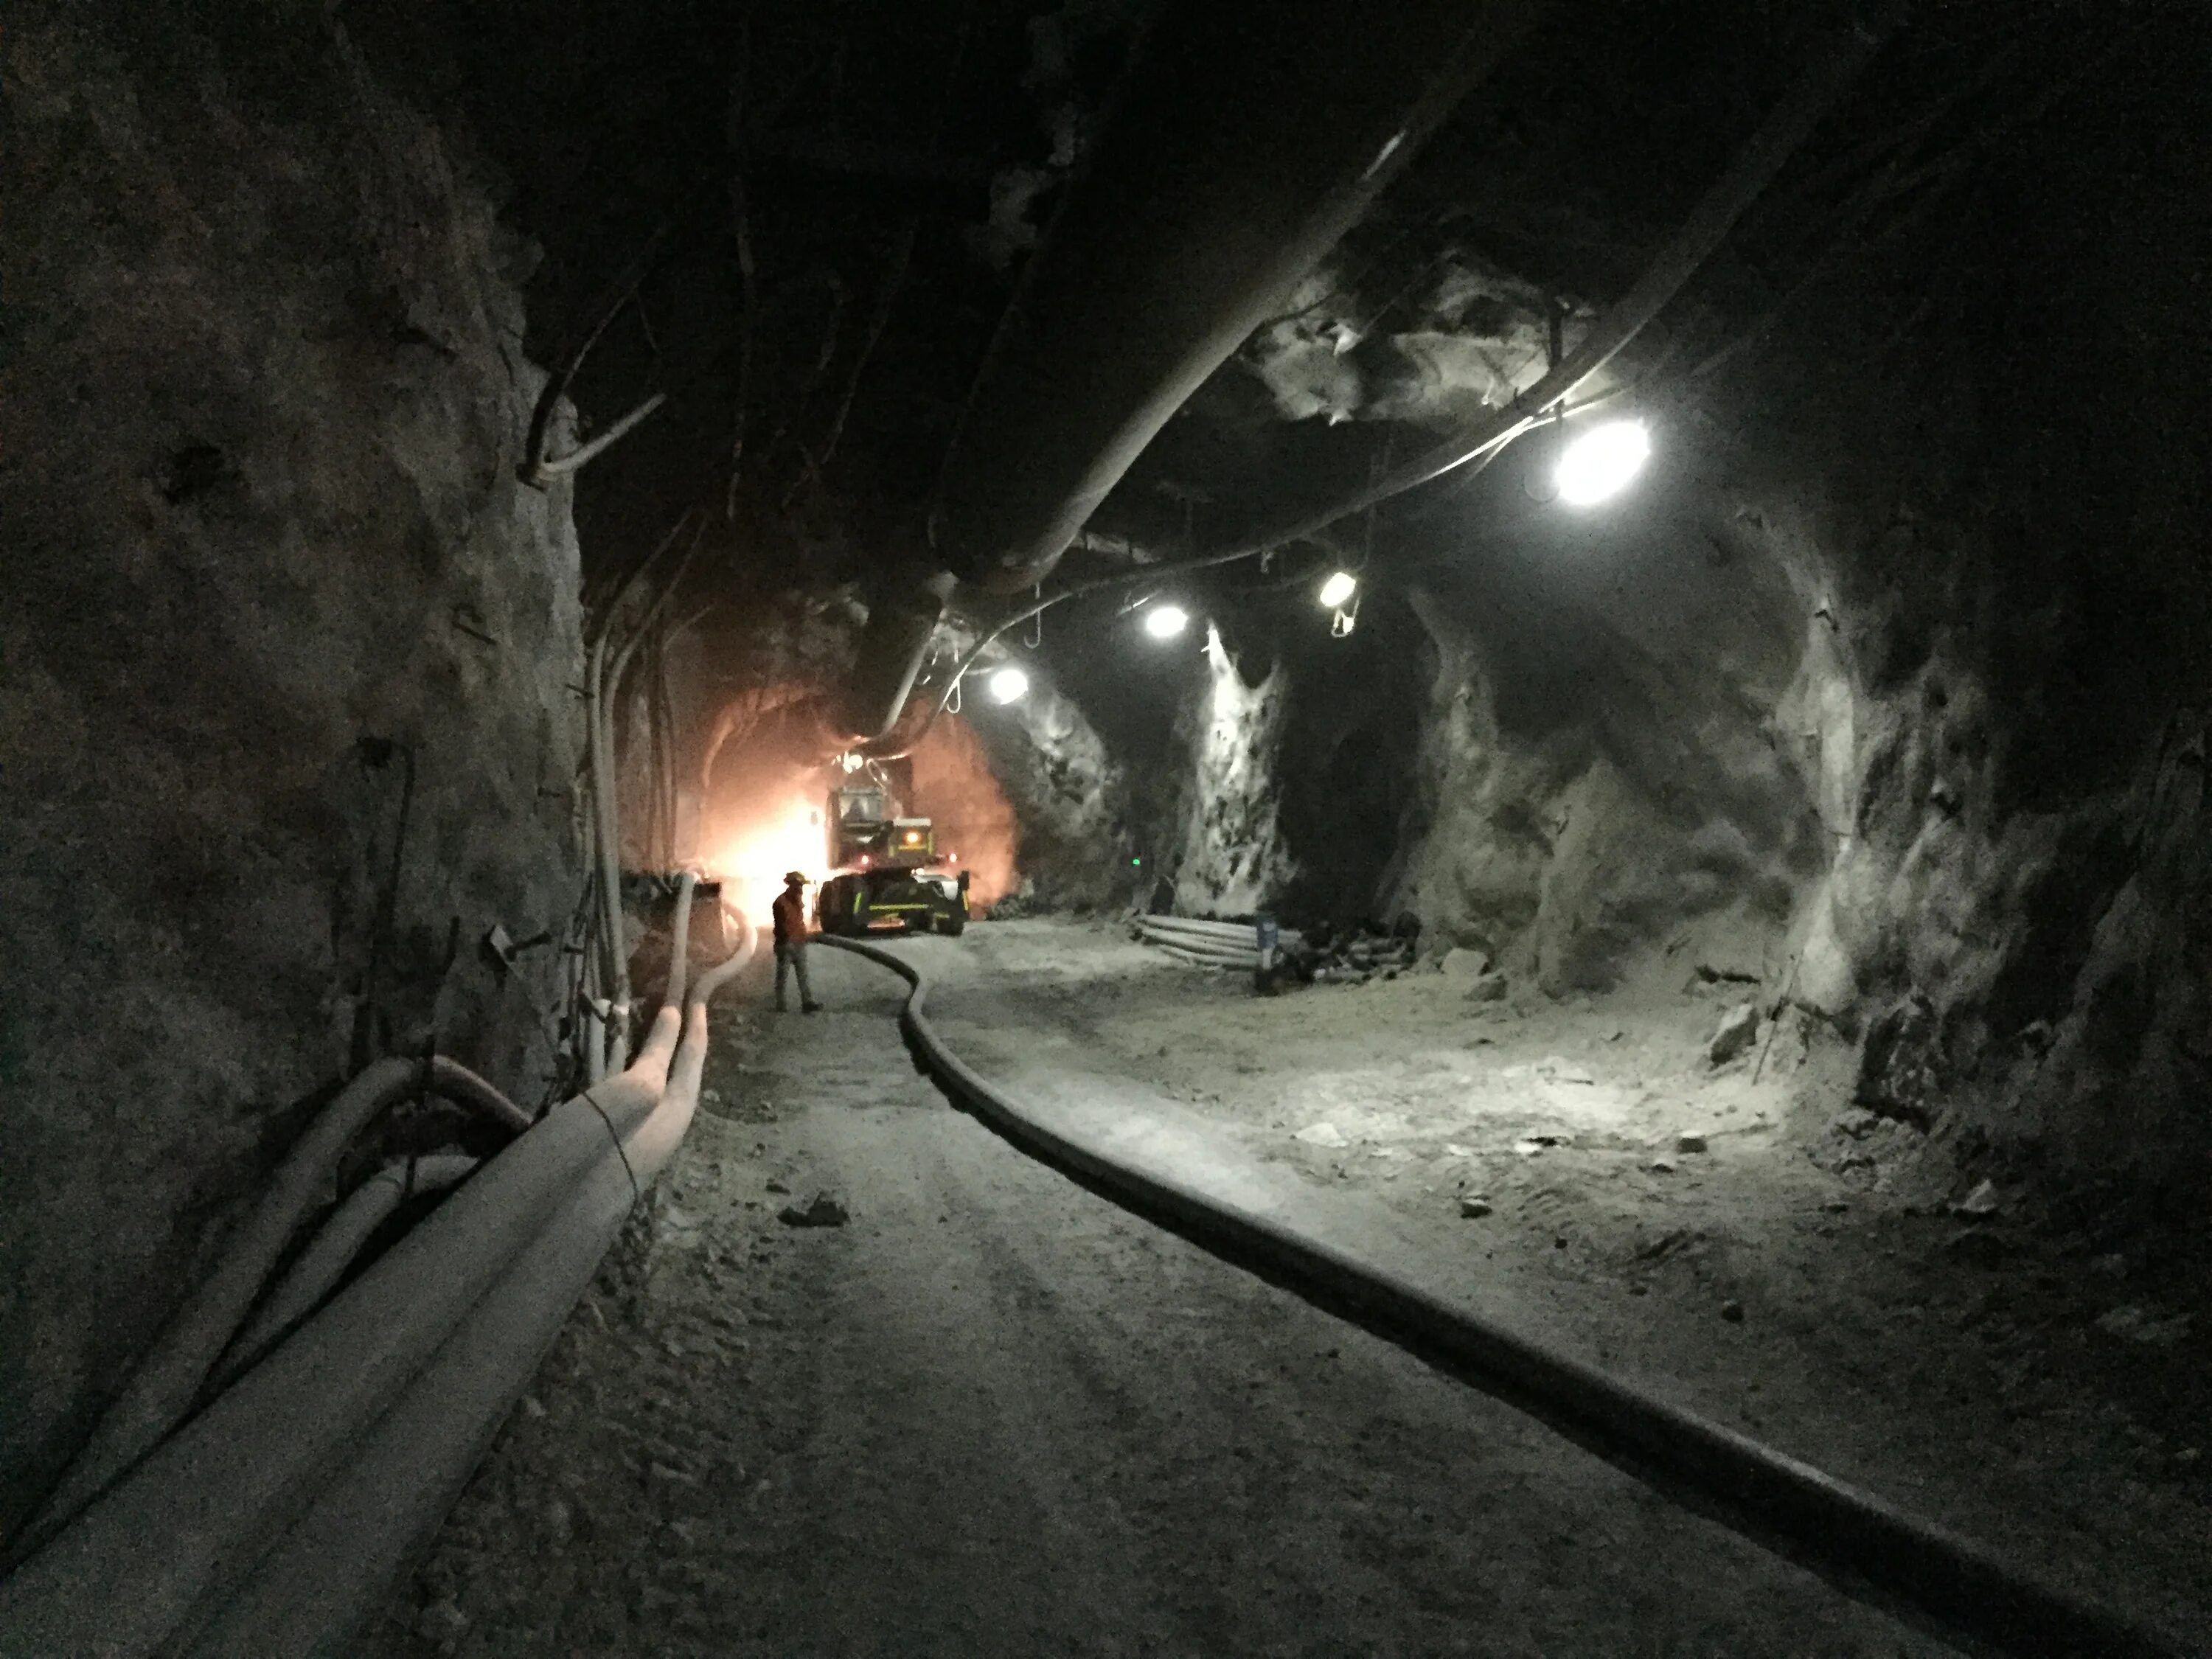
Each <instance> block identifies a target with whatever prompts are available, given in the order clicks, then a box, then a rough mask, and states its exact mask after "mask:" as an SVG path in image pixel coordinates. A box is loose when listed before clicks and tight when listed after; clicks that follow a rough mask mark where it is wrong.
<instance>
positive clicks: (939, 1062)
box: [822, 938, 2204, 1659]
mask: <svg viewBox="0 0 2212 1659" xmlns="http://www.w3.org/2000/svg"><path fill="white" fill-rule="evenodd" d="M822 942H823V944H825V945H834V946H836V948H837V949H839V950H844V951H852V952H853V953H854V955H856V956H862V957H867V958H868V960H870V961H871V962H874V963H880V964H881V965H882V966H884V967H886V968H888V969H890V970H891V971H892V972H893V973H895V974H897V975H899V976H900V977H901V978H902V979H904V980H905V981H907V982H908V985H909V986H911V987H913V988H912V989H911V990H910V992H909V993H908V996H907V1000H906V1004H905V1007H904V1010H903V1011H902V1013H901V1015H900V1019H899V1029H900V1030H901V1032H902V1035H903V1036H905V1038H906V1041H907V1044H908V1048H910V1049H911V1050H912V1051H913V1053H914V1055H915V1062H916V1064H917V1065H918V1066H920V1067H921V1070H922V1071H923V1072H925V1073H927V1074H928V1075H929V1076H930V1077H932V1078H933V1079H935V1081H936V1082H937V1084H938V1085H939V1087H941V1088H942V1089H943V1090H944V1091H945V1093H946V1094H947V1095H948V1096H950V1097H951V1099H952V1100H953V1102H954V1103H956V1104H957V1105H959V1106H961V1107H962V1108H963V1109H966V1110H967V1111H969V1112H970V1113H971V1114H973V1115H975V1117H977V1118H979V1119H981V1121H983V1123H984V1124H986V1125H987V1127H990V1128H991V1129H992V1130H993V1131H994V1132H995V1133H998V1134H999V1135H1000V1136H1001V1137H1002V1138H1003V1139H1006V1140H1007V1141H1009V1142H1011V1143H1012V1145H1013V1146H1015V1147H1017V1148H1018V1150H1020V1151H1022V1152H1026V1153H1028V1154H1029V1155H1030V1157H1032V1158H1036V1159H1038V1160H1039V1161H1040V1162H1042V1163H1043V1164H1048V1165H1050V1166H1051V1167H1052V1168H1054V1169H1055V1170H1060V1172H1061V1173H1062V1174H1065V1175H1066V1176H1071V1177H1072V1178H1073V1179H1074V1180H1075V1181H1076V1182H1079V1184H1081V1185H1082V1186H1084V1187H1085V1188H1089V1189H1090V1190H1091V1191H1092V1192H1095V1193H1097V1194H1099V1195H1100V1196H1101V1197H1103V1198H1106V1199H1108V1200H1111V1201H1112V1202H1114V1203H1115V1204H1118V1205H1120V1206H1122V1207H1123V1208H1125V1209H1127V1210H1131V1211H1133V1212H1135V1213H1137V1214H1139V1215H1141V1216H1144V1217H1145V1218H1147V1219H1148V1220H1152V1221H1154V1222H1156V1223H1158V1225H1162V1226H1164V1227H1165V1228H1167V1229H1168V1230H1169V1231H1171V1232H1174V1233H1176V1234H1177V1235H1179V1236H1180V1237H1183V1238H1186V1239H1188V1240H1189V1241H1190V1242H1191V1243H1194V1244H1196V1245H1198V1246H1199V1247H1200V1248H1201V1249H1205V1250H1207V1251H1209V1252H1210V1253H1212V1254H1213V1255H1218V1256H1220V1257H1221V1258H1223V1259H1224V1260H1225V1261H1231V1262H1234V1263H1235V1264H1236V1265H1237V1266H1239V1267H1244V1268H1246V1269H1248V1270H1249V1271H1250V1272H1253V1273H1257V1274H1258V1275H1259V1276H1260V1277H1261V1278H1262V1279H1267V1280H1268V1281H1269V1282H1270V1283H1272V1284H1275V1285H1280V1286H1282V1287H1283V1288H1284V1289H1286V1290H1289V1291H1292V1292H1294V1293H1295V1294H1297V1295H1298V1296H1300V1297H1303V1298H1304V1299H1305V1300H1307V1301H1309V1302H1311V1303H1312V1304H1315V1305H1316V1306H1317V1307H1320V1308H1322V1309H1323V1310H1326V1311H1328V1312H1329V1313H1332V1314H1334V1315H1336V1316H1339V1317H1340V1318H1344V1319H1346V1320H1348V1321H1350V1322H1352V1323H1353V1324H1356V1325H1358V1326H1360V1327H1361V1328H1364V1329H1366V1330H1369V1331H1371V1332H1373V1333H1374V1334H1376V1335H1378V1336H1380V1337H1382V1338H1383V1339H1384V1340H1387V1341H1389V1342H1392V1343H1394V1344H1395V1345H1396V1346H1400V1347H1402V1348H1405V1349H1407V1351H1409V1352H1412V1353H1414V1354H1416V1355H1418V1356H1419V1358H1422V1359H1424V1360H1425V1361H1426V1362H1427V1363H1429V1364H1432V1365H1434V1366H1436V1367H1437V1369H1438V1370H1442V1371H1443V1372H1444V1373H1446V1374H1447V1375H1448V1376H1453V1377H1455V1378H1457V1379H1459V1380H1460V1381H1462V1382H1464V1383H1469V1384H1472V1385H1473V1386H1474V1387H1476V1388H1479V1389H1482V1390H1483V1391H1484V1392H1486V1393H1488V1394H1492V1395H1497V1396H1498V1398H1500V1399H1502V1400H1504V1401H1508V1402H1509V1403H1510V1404H1511V1405H1513V1406H1516V1407H1518V1408H1520V1409H1521V1410H1522V1411H1525V1412H1527V1413H1529V1414H1530V1415H1531V1416H1533V1417H1535V1418H1537V1419H1540V1420H1541V1421H1542V1422H1543V1423H1545V1424H1547V1425H1549V1426H1550V1427H1552V1428H1553V1429H1555V1430H1557V1431H1559V1432H1560V1433H1561V1434H1563V1435H1565V1436H1566V1437H1567V1438H1569V1439H1571V1440H1572V1441H1574V1442H1575V1443H1577V1445H1579V1446H1581V1447H1583V1449H1585V1450H1588V1451H1589V1452H1591V1453H1593V1454H1595V1455H1597V1456H1599V1457H1601V1458H1603V1459H1604V1460H1605V1461H1606V1462H1608V1463H1611V1464H1613V1465H1614V1466H1615V1467H1616V1468H1621V1469H1623V1470H1625V1471H1626V1472H1627V1473H1628V1474H1632V1475H1634V1476H1635V1477H1636V1478H1637V1479H1638V1480H1642V1481H1644V1483H1645V1484H1647V1485H1649V1486H1651V1487H1652V1488H1653V1489H1654V1490H1656V1491H1657V1492H1660V1493H1661V1494H1662V1495H1663V1496H1665V1497H1666V1498H1668V1499H1670V1500H1671V1501H1673V1502H1675V1503H1678V1504H1681V1505H1682V1506H1683V1507H1685V1508H1686V1509H1689V1510H1693V1511H1695V1512H1697V1513H1699V1514H1701V1515H1704V1516H1707V1517H1708V1518H1709V1519H1711V1520H1715V1521H1717V1522H1721V1523H1722V1524H1723V1525H1724V1526H1727V1527H1729V1528H1731V1529H1733V1530H1734V1531H1735V1532H1738V1533H1740V1534H1742V1535H1743V1536H1745V1537H1746V1538H1748V1539H1750V1540H1751V1541H1753V1542H1754V1543H1756V1544H1759V1545H1760V1546H1761V1547H1765V1548H1767V1549H1771V1550H1772V1551H1774V1552H1775V1553H1778V1554H1779V1555H1782V1556H1784V1558H1786V1559H1790V1560H1791V1561H1794V1562H1796V1563H1797V1564H1798V1565H1802V1566H1804V1567H1807V1568H1808V1569H1809V1570H1811V1571H1814V1572H1817V1573H1819V1574H1820V1576H1821V1577H1823V1578H1826V1580H1828V1581H1829V1582H1830V1583H1832V1584H1834V1585H1835V1586H1836V1587H1837V1588H1838V1589H1840V1590H1842V1591H1843V1592H1844V1594H1846V1595H1850V1596H1852V1597H1854V1598H1855V1599H1857V1600H1859V1601H1866V1602H1869V1603H1870V1604H1872V1605H1874V1606H1876V1607H1881V1608H1882V1609H1883V1610H1884V1611H1886V1612H1888V1613H1893V1614H1895V1615H1897V1616H1899V1617H1900V1618H1904V1619H1905V1620H1908V1621H1910V1622H1911V1623H1913V1624H1916V1625H1918V1626H1922V1627H1923V1628H1926V1629H1928V1630H1929V1631H1930V1632H1933V1633H1935V1634H1936V1635H1938V1636H1940V1637H1941V1638H1942V1639H1944V1640H1946V1641H1949V1642H1953V1643H1955V1644H1960V1645H1962V1646H1963V1647H1965V1649H1966V1650H1967V1651H1969V1652H1979V1653H2002V1654H2013V1655H2021V1656H2031V1655H2032V1656H2035V1659H2051V1656H2059V1655H2064V1656H2078V1659H2183V1656H2187V1655H2191V1654H2197V1655H2199V1656H2201V1655H2202V1654H2203V1651H2204V1650H2203V1649H2201V1648H2199V1647H2197V1646H2193V1645H2185V1644H2183V1643H2182V1642H2180V1641H2179V1640H2178V1639H2176V1638H2174V1637H2172V1636H2171V1635H2169V1634H2167V1633H2166V1632H2163V1631H2161V1630H2158V1629H2155V1628H2154V1627H2152V1626H2149V1625H2147V1624H2145V1623H2143V1622H2142V1621H2140V1620H2137V1619H2136V1618H2134V1617H2132V1616H2130V1615H2129V1614H2127V1613H2122V1612H2120V1611H2119V1610H2118V1609H2117V1608H2114V1607H2108V1606H2106V1605H2105V1604H2103V1603H2101V1602H2098V1601H2091V1600H2088V1599H2087V1598H2085V1597H2082V1596H2080V1595H2075V1594H2074V1593H2073V1592H2071V1591H2069V1590H2066V1589H2061V1588H2059V1587H2057V1586H2056V1585H2053V1584H2050V1583H2045V1582H2043V1581H2042V1580H2041V1579H2039V1578H2038V1577H2035V1576H2034V1575H2033V1574H2032V1573H2031V1572H2029V1571H2028V1570H2027V1568H2026V1567H2024V1566H2023V1565H2021V1564H2019V1563H2017V1562H2015V1561H2011V1560H2008V1559H2006V1558H2004V1557H2003V1556H2002V1555H1999V1554H1998V1553H1996V1551H1995V1550H1993V1549H1991V1548H1990V1547H1988V1546H1986V1545H1984V1544H1982V1543H1979V1542H1978V1541H1975V1540H1973V1539H1971V1538H1968V1537H1966V1536H1965V1535H1964V1534H1960V1533H1957V1532H1954V1531H1952V1530H1950V1529H1949V1528H1946V1527H1942V1526H1938V1525H1937V1524H1936V1523H1935V1522H1931V1521H1927V1520H1924V1519H1923V1518H1921V1517H1919V1516H1914V1515H1911V1514H1908V1513H1907V1512H1906V1511H1905V1510H1901V1509H1899V1508H1898V1507H1897V1506H1895V1505H1894V1504H1890V1503H1889V1502H1887V1500H1886V1499H1884V1498H1880V1497H1878V1496H1876V1495H1875V1493H1873V1492H1867V1491H1864V1490H1863V1489H1862V1488H1859V1487H1857V1486H1851V1485H1850V1484H1849V1483H1848V1482H1846V1481H1843V1480H1838V1479H1837V1478H1836V1477H1835V1476H1833V1475H1831V1474H1826V1473H1825V1472H1824V1471H1822V1470H1820V1469H1818V1468H1814V1467H1813V1466H1812V1465H1811V1464H1809V1463H1806V1462H1801V1461H1800V1460H1798V1459H1796V1458H1794V1457H1790V1456H1789V1455H1786V1454H1784V1453H1783V1452H1779V1451H1777V1450H1776V1449H1773V1448H1772V1447H1771V1446H1767V1445H1765V1444H1762V1443H1759V1441H1756V1440H1753V1439H1752V1438H1750V1437H1748V1436H1747V1435H1742V1434H1739V1433H1737V1432H1736V1431H1735V1430H1733V1429H1729V1428H1727V1427H1724V1426H1723V1425H1720V1424H1717V1423H1714V1422H1711V1421H1710V1420H1708V1419H1705V1418H1702V1417H1699V1416H1698V1415H1697V1414H1696V1413H1692V1412H1688V1411H1685V1410H1683V1409H1682V1408H1681V1407H1679V1406H1675V1405H1673V1404H1670V1403H1669V1402H1668V1401H1664V1400H1661V1399H1658V1398H1657V1397H1656V1396H1654V1395H1649V1394H1645V1393H1644V1392H1643V1391H1642V1390H1640V1389H1634V1388H1632V1387H1630V1386H1629V1385H1628V1384H1627V1383H1623V1382H1622V1381H1620V1379H1619V1378H1618V1377H1615V1376H1610V1375H1608V1374H1607V1373H1606V1372H1604V1371H1601V1370H1597V1369H1595V1367H1593V1366H1590V1365H1587V1364H1583V1362H1582V1361H1580V1360H1578V1359H1576V1358H1572V1357H1571V1356H1569V1355H1567V1354H1564V1353H1561V1352H1558V1351H1557V1350H1554V1349H1553V1348H1550V1347H1547V1346H1545V1345H1543V1344H1541V1343H1540V1342H1535V1341H1533V1340H1529V1339H1528V1338H1527V1337H1524V1336H1522V1335H1520V1334H1516V1333H1515V1332H1512V1331H1510V1330H1507V1329H1505V1328H1503V1327H1501V1326H1498V1325H1496V1324H1493V1323H1492V1322H1489V1321H1487V1320H1485V1319H1483V1318H1481V1317H1480V1316H1477V1315H1475V1314H1473V1313H1471V1312H1469V1311H1468V1310H1465V1309H1463V1308H1458V1307H1455V1306H1453V1305H1452V1304H1449V1303H1447V1302H1445V1301H1443V1299H1442V1298H1440V1297H1437V1296H1435V1295H1432V1294H1431V1292H1429V1291H1425V1290H1423V1289H1422V1288H1420V1287H1419V1285H1414V1284H1412V1283H1411V1282H1409V1281H1407V1280H1406V1279H1401V1278H1400V1277H1398V1276H1397V1275H1396V1274H1395V1273H1389V1272H1387V1271H1385V1270H1384V1269H1383V1268H1380V1267H1375V1266H1373V1265H1371V1264H1370V1263H1368V1262H1365V1261H1360V1260H1359V1259H1358V1257H1356V1256H1353V1255H1350V1254H1348V1253H1347V1252H1346V1251H1343V1250H1340V1249H1335V1248H1334V1247H1333V1246H1331V1245H1328V1244H1324V1243H1320V1242H1318V1241H1317V1240H1315V1239H1310V1238H1307V1237H1304V1236H1303V1235H1301V1234H1298V1233H1296V1232H1293V1231H1291V1230H1290V1229H1289V1228H1287V1227H1284V1226H1281V1225H1278V1224H1277V1223H1275V1222H1273V1221H1270V1220H1268V1219H1267V1218H1265V1217H1262V1216H1258V1215H1255V1214H1253V1213H1251V1212H1249V1211H1247V1210H1244V1209H1242V1208H1240V1207H1239V1206H1237V1205H1234V1204H1231V1203H1228V1202H1226V1201H1225V1200H1220V1199H1218V1198H1214V1197H1212V1196H1211V1195H1209V1194H1206V1193H1202V1192H1200V1191H1199V1190H1198V1189H1196V1188H1193V1187H1189V1186H1187V1185H1185V1184H1184V1183H1182V1182H1179V1181H1176V1180H1175V1179H1174V1178H1173V1177H1171V1176H1164V1175H1161V1174H1156V1173H1154V1172H1152V1171H1149V1170H1139V1169H1135V1168H1133V1167H1131V1166H1130V1165H1128V1164H1124V1163H1122V1162H1121V1160H1119V1159H1118V1158H1114V1157H1112V1156H1110V1155H1109V1154H1107V1153H1105V1152H1102V1151H1100V1150H1098V1149H1097V1148H1096V1147H1092V1146H1085V1145H1084V1144H1083V1143H1082V1142H1081V1141H1079V1140H1078V1139H1074V1138H1073V1137H1071V1136H1069V1135H1067V1134H1065V1133H1061V1132H1060V1130H1057V1129H1054V1128H1052V1127H1049V1126H1048V1125H1046V1124H1044V1123H1042V1122H1041V1121H1038V1120H1037V1119H1036V1117H1035V1116H1033V1115H1030V1113H1029V1112H1028V1111H1026V1110H1025V1109H1024V1108H1023V1107H1022V1106H1021V1105H1020V1104H1019V1103H1018V1102H1016V1101H1015V1100H1014V1099H1013V1098H1012V1097H1010V1096H1008V1095H1006V1093H1004V1092H1003V1091H1000V1089H998V1088H997V1087H996V1086H995V1085H993V1084H991V1083H990V1082H989V1081H987V1079H984V1078H983V1077H982V1076H981V1074H980V1073H977V1072H976V1071H975V1070H974V1069H973V1068H972V1067H970V1066H969V1065H968V1064H967V1063H966V1062H965V1061H963V1060H961V1059H960V1057H959V1056H958V1055H957V1054H954V1053H953V1052H952V1051H951V1048H948V1047H947V1046H946V1045H945V1041H944V1039H943V1038H942V1037H940V1036H939V1035H938V1034H937V1032H936V1030H935V1029H934V1028H933V1026H932V1025H931V1024H930V1023H929V1021H928V1019H927V1017H926V1016H925V1014H924V1012H923V1004H924V1002H925V1000H926V999H927V994H928V989H929V986H928V981H927V979H926V978H925V977H924V976H923V975H922V973H921V969H918V968H917V967H915V964H914V963H911V962H909V961H908V960H906V959H905V958H904V957H901V956H899V955H897V954H896V952H893V951H887V950H884V949H882V948H881V947H879V946H876V945H866V944H862V943H860V941H858V940H854V939H835V938H825V939H823V941H822Z"/></svg>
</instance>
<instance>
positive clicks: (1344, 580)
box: [1316, 570, 1359, 611]
mask: <svg viewBox="0 0 2212 1659" xmlns="http://www.w3.org/2000/svg"><path fill="white" fill-rule="evenodd" d="M1358 591H1359V578H1358V577H1357V576H1355V575H1353V574H1352V573H1351V572H1350V571H1348V570H1340V571H1338V572H1337V573H1336V574H1334V576H1331V577H1330V578H1329V579H1328V580H1327V581H1325V582H1323V583H1322V585H1321V592H1320V593H1319V594H1318V595H1316V597H1317V598H1318V599H1320V600H1321V604H1322V609H1323V610H1325V611H1341V610H1342V609H1343V608H1344V602H1345V601H1346V599H1350V598H1351V597H1352V595H1353V594H1354V593H1356V592H1358Z"/></svg>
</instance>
